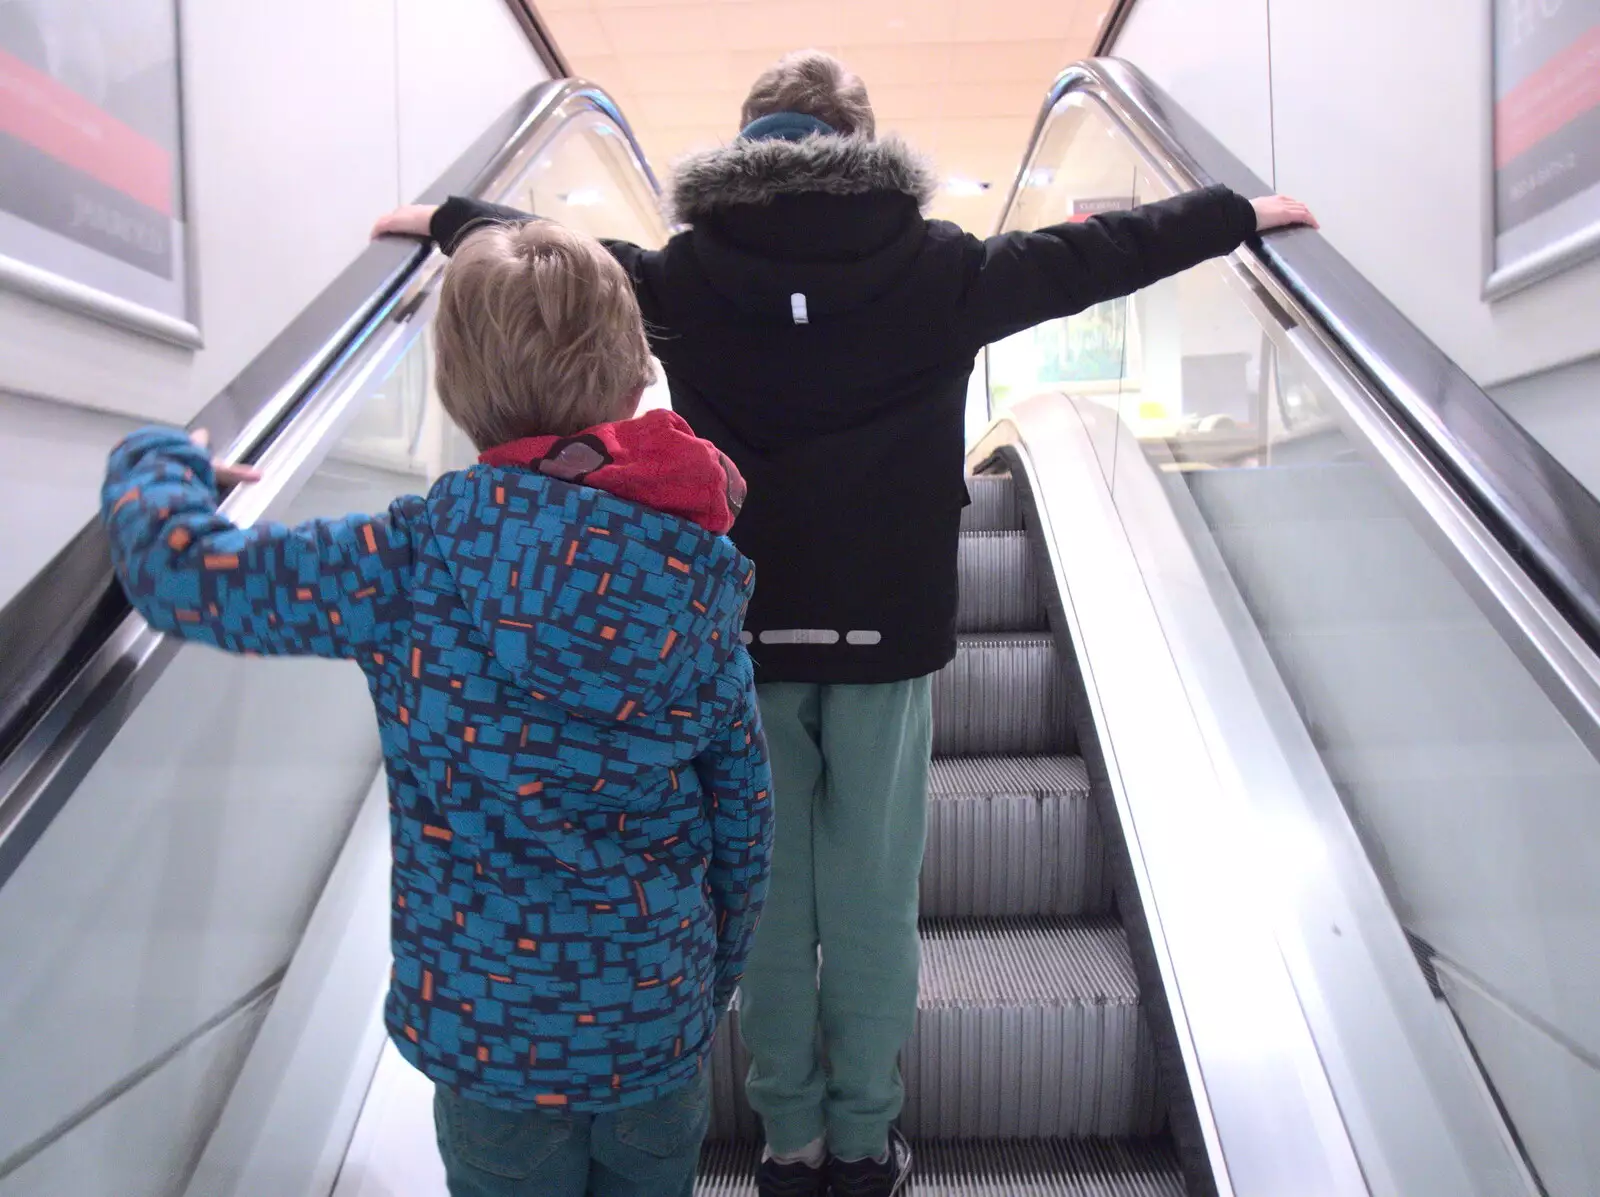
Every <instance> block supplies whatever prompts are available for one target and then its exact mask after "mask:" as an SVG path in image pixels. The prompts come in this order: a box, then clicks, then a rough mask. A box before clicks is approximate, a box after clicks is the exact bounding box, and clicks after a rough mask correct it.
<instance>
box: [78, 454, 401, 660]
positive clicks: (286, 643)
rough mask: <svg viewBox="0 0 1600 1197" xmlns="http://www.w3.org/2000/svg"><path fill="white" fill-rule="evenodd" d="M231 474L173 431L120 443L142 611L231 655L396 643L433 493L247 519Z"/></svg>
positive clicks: (122, 576)
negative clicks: (235, 515) (223, 497)
mask: <svg viewBox="0 0 1600 1197" xmlns="http://www.w3.org/2000/svg"><path fill="white" fill-rule="evenodd" d="M219 472H220V471H219V469H218V467H216V466H215V465H213V463H212V461H211V458H210V456H209V455H208V454H207V453H206V451H205V449H204V448H203V447H202V445H200V444H197V443H196V442H195V441H193V440H191V439H190V438H189V437H188V436H185V435H184V434H183V433H181V432H175V431H172V430H169V429H163V428H147V429H144V430H143V431H140V432H135V433H134V434H133V435H132V436H130V437H128V438H127V439H126V440H125V441H123V442H122V444H120V445H118V446H117V448H116V449H115V450H113V451H112V454H111V460H110V463H109V464H108V466H107V469H106V480H105V486H104V488H103V489H102V491H101V515H102V518H103V519H104V521H105V525H106V530H107V531H108V532H109V533H110V537H111V559H112V564H113V565H114V566H115V567H116V571H117V577H118V579H119V580H120V581H121V582H122V587H123V589H124V590H125V591H126V592H127V594H128V600H129V601H130V602H131V603H132V604H133V605H134V607H135V608H137V609H138V611H139V614H141V615H143V616H144V617H145V619H146V620H148V621H149V622H150V624H151V626H152V627H155V628H156V629H158V630H159V631H163V632H171V633H174V634H176V635H179V636H182V637H184V638H185V639H187V640H196V641H200V642H201V643H205V644H213V645H216V646H217V647H218V648H223V649H227V650H228V651H229V652H257V653H270V654H300V655H316V656H323V657H349V656H353V655H355V654H356V653H357V652H360V651H363V650H372V649H375V648H376V647H377V646H378V645H380V644H382V643H384V642H385V641H386V640H387V639H388V638H389V635H390V631H391V628H392V627H393V625H394V624H395V622H396V621H397V620H399V619H401V618H403V617H404V615H405V614H406V613H407V612H408V611H409V593H410V576H411V569H412V560H413V554H412V547H413V546H412V542H413V529H414V527H415V524H416V520H417V519H418V518H419V517H420V508H421V500H420V499H415V498H412V499H400V500H397V501H396V502H395V503H394V504H393V505H391V506H390V508H389V510H388V511H387V512H385V513H383V514H381V515H374V516H349V517H347V518H345V519H341V520H312V521H311V522H309V523H305V524H301V525H299V526H298V527H295V528H287V527H284V526H283V525H281V524H258V525H257V526H255V527H253V528H238V527H235V526H234V525H233V524H231V523H229V522H228V521H227V520H226V519H224V518H223V517H222V516H221V515H219V514H218V512H217V485H218V481H219ZM249 477H250V475H249V474H244V473H240V472H237V471H228V472H226V473H222V474H221V478H220V480H221V481H222V482H230V481H248V480H249Z"/></svg>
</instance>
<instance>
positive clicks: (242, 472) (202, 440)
mask: <svg viewBox="0 0 1600 1197" xmlns="http://www.w3.org/2000/svg"><path fill="white" fill-rule="evenodd" d="M189 439H190V440H192V441H193V442H194V443H195V444H197V445H199V446H200V447H201V448H202V449H209V448H210V447H211V434H210V433H209V432H207V431H206V430H205V429H204V428H196V429H195V430H194V431H193V432H191V433H190V434H189ZM211 469H212V472H213V473H215V474H216V476H217V485H218V486H238V485H239V484H240V483H241V482H260V481H261V471H260V470H258V469H256V467H255V466H252V465H229V464H228V463H227V462H225V461H223V460H221V459H220V458H216V457H213V458H212V459H211Z"/></svg>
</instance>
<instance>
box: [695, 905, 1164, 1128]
mask: <svg viewBox="0 0 1600 1197" xmlns="http://www.w3.org/2000/svg"><path fill="white" fill-rule="evenodd" d="M918 1006H919V1009H918V1015H917V1029H916V1031H915V1033H914V1034H913V1035H912V1037H911V1041H910V1042H909V1043H908V1044H907V1045H906V1049H905V1051H904V1052H903V1053H902V1055H901V1070H902V1072H903V1074H904V1077H905V1085H906V1107H905V1112H904V1114H903V1116H902V1118H901V1125H902V1126H903V1127H904V1128H905V1130H906V1131H907V1133H908V1134H912V1135H916V1136H921V1137H925V1138H946V1139H953V1138H980V1137H981V1138H1035V1137H1094V1136H1119V1135H1148V1134H1152V1133H1154V1132H1155V1131H1156V1130H1158V1129H1159V1127H1160V1125H1161V1118H1162V1115H1161V1106H1160V1104H1159V1102H1158V1099H1157V1092H1156V1065H1155V1054H1154V1047H1153V1044H1152V1042H1151V1040H1150V1035H1149V1031H1148V1029H1147V1028H1146V1026H1145V1022H1144V1017H1143V1013H1142V1011H1141V1009H1140V1007H1139V990H1138V984H1137V982H1136V980H1135V978H1134V972H1133V962H1132V959H1131V958H1130V956H1129V952H1128V943H1127V939H1126V937H1125V936H1124V935H1123V932H1122V928H1121V927H1120V926H1118V925H1117V923H1116V922H1115V921H1114V920H1112V919H1107V918H1094V919H1064V918H1039V919H1018V920H1006V921H1001V920H952V921H930V922H927V923H924V924H923V929H922V986H921V992H920V994H919V997H918ZM737 1031H738V1015H737V1011H735V1013H734V1014H732V1015H730V1016H729V1019H728V1025H726V1026H725V1027H724V1029H723V1035H722V1037H720V1038H719V1040H718V1043H717V1045H716V1048H715V1049H714V1051H713V1054H712V1063H711V1068H712V1077H711V1081H712V1110H713V1112H712V1130H711V1137H712V1138H713V1139H719V1140H721V1139H748V1138H759V1128H758V1124H757V1121H756V1118H755V1115H754V1114H753V1113H752V1112H751V1111H750V1109H749V1106H748V1105H747V1104H746V1103H745V1101H744V1093H743V1084H742V1082H743V1078H744V1076H745V1073H746V1072H747V1071H748V1069H749V1056H748V1054H747V1053H746V1052H745V1050H744V1047H743V1044H742V1043H740V1042H739V1041H738V1037H737Z"/></svg>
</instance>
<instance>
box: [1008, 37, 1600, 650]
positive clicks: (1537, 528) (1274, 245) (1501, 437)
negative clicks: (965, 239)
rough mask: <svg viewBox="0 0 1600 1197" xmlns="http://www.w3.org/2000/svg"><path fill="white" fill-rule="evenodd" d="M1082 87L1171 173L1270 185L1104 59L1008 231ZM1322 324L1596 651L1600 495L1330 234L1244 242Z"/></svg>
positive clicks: (1059, 86) (1054, 95)
mask: <svg viewBox="0 0 1600 1197" xmlns="http://www.w3.org/2000/svg"><path fill="white" fill-rule="evenodd" d="M1073 92H1084V93H1088V94H1090V95H1092V96H1094V97H1095V98H1096V99H1097V100H1099V101H1100V102H1101V103H1102V104H1104V105H1105V106H1106V107H1107V108H1108V109H1109V110H1110V111H1111V113H1112V115H1113V116H1114V117H1116V118H1117V119H1119V120H1121V121H1122V122H1123V123H1124V124H1125V125H1127V126H1129V127H1130V128H1133V129H1137V130H1138V132H1139V133H1140V134H1141V136H1142V137H1143V138H1144V139H1145V142H1146V145H1147V146H1148V147H1149V148H1151V149H1152V150H1153V151H1154V152H1155V153H1156V154H1157V155H1158V156H1159V157H1160V158H1162V159H1163V162H1162V165H1163V167H1164V168H1166V169H1167V170H1168V172H1169V173H1170V174H1171V175H1173V176H1174V177H1175V178H1177V179H1180V180H1182V181H1184V182H1185V183H1187V184H1188V185H1189V186H1192V187H1205V186H1209V185H1211V184H1213V183H1224V184H1227V185H1228V186H1229V187H1232V188H1233V189H1234V190H1235V191H1239V192H1241V193H1243V194H1245V195H1262V194H1266V193H1267V192H1268V190H1269V188H1268V187H1267V185H1266V184H1265V183H1264V182H1263V181H1262V180H1261V179H1260V178H1258V177H1257V176H1256V175H1255V174H1254V173H1253V172H1252V171H1251V170H1250V169H1249V168H1248V167H1247V166H1245V165H1244V163H1243V162H1241V161H1240V160H1239V158H1238V157H1237V156H1236V155H1234V154H1233V153H1232V152H1231V151H1230V150H1228V149H1227V148H1226V147H1224V146H1223V145H1222V144H1221V142H1219V141H1218V140H1217V139H1216V138H1215V137H1213V136H1212V135H1211V133H1210V132H1209V131H1207V130H1206V129H1205V128H1204V126H1202V125H1201V124H1200V123H1199V122H1198V121H1197V120H1195V118H1194V117H1193V116H1191V115H1190V114H1189V113H1188V112H1187V111H1185V110H1184V109H1183V108H1182V106H1181V105H1179V104H1177V103H1176V102H1175V101H1173V100H1172V98H1171V97H1169V96H1168V95H1167V94H1166V93H1165V92H1164V91H1162V90H1161V89H1160V88H1159V87H1157V86H1156V85H1155V84H1154V83H1152V82H1150V80H1149V79H1147V78H1146V77H1145V76H1144V74H1143V73H1142V72H1140V71H1139V70H1138V68H1136V67H1134V66H1132V65H1131V64H1129V63H1126V62H1123V61H1120V60H1117V59H1112V58H1099V59H1092V60H1090V61H1087V62H1082V63H1078V64H1075V65H1073V66H1071V67H1069V68H1067V69H1066V70H1065V71H1063V72H1062V73H1061V74H1060V75H1059V76H1058V77H1057V78H1056V81H1055V83H1054V84H1053V85H1052V86H1051V88H1050V91H1049V93H1048V94H1047V96H1046V98H1045V102H1044V104H1043V105H1042V107H1041V108H1040V112H1039V117H1038V120H1037V121H1036V123H1035V125H1034V129H1033V134H1032V136H1031V138H1030V139H1029V142H1028V149H1027V152H1026V154H1025V155H1024V157H1023V159H1022V165H1021V167H1020V168H1019V170H1018V172H1017V175H1016V177H1015V178H1014V179H1013V180H1012V183H1011V186H1010V189H1009V190H1008V192H1007V195H1006V200H1005V203H1004V205H1003V206H1002V208H1001V216H1000V224H999V227H1000V228H1004V227H1005V226H1006V221H1007V220H1008V219H1009V217H1010V214H1011V210H1012V208H1013V207H1014V206H1015V204H1016V202H1017V199H1018V196H1019V195H1020V194H1021V191H1022V188H1023V186H1024V185H1025V183H1026V181H1027V178H1028V173H1029V171H1030V170H1031V167H1032V162H1033V159H1034V156H1035V155H1036V154H1037V152H1038V150H1039V147H1040V145H1041V142H1042V139H1043V137H1044V135H1045V132H1046V129H1047V128H1048V126H1049V124H1050V118H1051V116H1052V114H1053V113H1054V111H1055V109H1056V107H1057V105H1058V104H1060V102H1061V101H1062V100H1063V99H1064V98H1065V97H1066V96H1068V95H1069V94H1071V93H1073ZM1242 252H1243V253H1244V254H1246V255H1251V256H1253V257H1254V258H1255V260H1256V261H1257V262H1258V263H1259V264H1260V265H1261V266H1262V268H1263V269H1264V270H1265V272H1266V273H1267V274H1268V275H1270V276H1271V277H1272V278H1274V279H1276V280H1277V281H1278V283H1279V284H1281V285H1282V286H1283V287H1284V288H1285V289H1286V290H1287V291H1288V292H1289V293H1290V294H1292V295H1293V296H1295V298H1296V299H1297V300H1298V301H1299V302H1300V303H1301V304H1302V305H1303V306H1304V307H1305V309H1306V310H1307V311H1308V312H1309V313H1310V314H1312V316H1313V317H1314V318H1315V319H1316V320H1318V321H1320V324H1321V328H1320V330H1319V331H1320V332H1321V333H1322V334H1323V335H1324V336H1325V337H1326V338H1327V339H1329V340H1330V341H1331V342H1332V343H1334V344H1336V345H1337V346H1338V347H1339V349H1340V351H1341V353H1342V355H1343V356H1344V357H1345V359H1346V360H1347V361H1348V362H1349V363H1351V364H1352V365H1353V366H1354V367H1355V368H1356V369H1357V370H1358V371H1359V372H1360V373H1361V374H1362V375H1364V377H1365V380H1366V381H1367V382H1368V383H1369V384H1371V387H1372V389H1373V392H1374V393H1375V394H1376V395H1377V396H1378V397H1379V398H1380V400H1381V401H1383V403H1384V405H1385V407H1386V408H1387V410H1388V412H1389V414H1390V415H1391V416H1392V417H1393V418H1395V419H1396V420H1398V421H1399V422H1400V423H1401V424H1403V425H1404V426H1405V427H1406V428H1407V429H1408V430H1410V431H1411V433H1412V434H1413V435H1414V436H1415V438H1416V439H1417V443H1418V444H1419V445H1420V446H1421V447H1422V448H1423V449H1424V450H1425V451H1426V452H1427V454H1428V456H1429V457H1430V458H1431V460H1432V462H1433V464H1434V465H1435V467H1436V468H1438V470H1439V471H1440V472H1441V473H1442V474H1443V475H1444V476H1445V477H1446V479H1447V480H1448V481H1449V482H1450V484H1451V486H1452V487H1453V489H1454V490H1455V492H1456V493H1457V494H1458V496H1460V498H1462V499H1463V500H1464V501H1465V502H1466V503H1467V504H1468V505H1469V506H1470V507H1471V508H1472V509H1473V510H1474V511H1475V512H1476V514H1477V515H1478V517H1479V518H1480V519H1481V520H1482V521H1483V522H1484V523H1485V525H1486V526H1487V527H1488V528H1489V530H1490V531H1491V532H1492V533H1493V535H1494V537H1495V539H1496V540H1497V541H1498V542H1499V543H1500V545H1501V546H1502V547H1503V548H1504V550H1505V551H1506V552H1508V553H1509V554H1511V556H1513V557H1514V558H1516V559H1517V560H1518V561H1519V562H1520V563H1521V564H1522V566H1523V568H1525V569H1526V570H1527V572H1528V573H1529V575H1530V577H1531V578H1532V579H1533V580H1534V582H1535V583H1536V584H1537V585H1538V587H1539V589H1540V591H1541V592H1542V593H1543V594H1544V595H1545V597H1546V598H1547V599H1548V600H1549V601H1550V602H1551V603H1552V604H1554V605H1555V606H1556V607H1557V608H1558V609H1559V611H1560V612H1561V614H1562V616H1563V617H1564V618H1565V619H1566V620H1567V621H1568V622H1570V623H1571V625H1572V627H1573V629H1574V630H1575V631H1576V632H1577V634H1578V635H1579V636H1580V637H1581V638H1582V639H1583V640H1584V641H1585V642H1586V643H1587V645H1588V646H1589V648H1590V649H1592V650H1594V651H1596V652H1600V499H1597V498H1596V497H1595V496H1594V495H1593V494H1591V493H1590V492H1589V490H1588V489H1587V488H1586V487H1585V486H1584V485H1583V484H1582V483H1581V482H1579V481H1578V479H1577V478H1575V477H1574V476H1573V475H1572V473H1571V472H1570V471H1569V470H1567V469H1566V467H1564V466H1563V465H1561V463H1560V462H1558V461H1557V460H1556V459H1555V457H1554V456H1552V455H1551V453H1550V452H1549V450H1547V449H1546V448H1545V447H1544V446H1543V445H1541V444H1540V443H1539V442H1538V441H1537V440H1535V439H1534V438H1533V437H1532V436H1530V435H1529V434H1528V432H1527V431H1526V430H1524V429H1523V428H1522V426H1521V425H1520V424H1518V423H1517V422H1516V421H1515V420H1513V419H1512V418H1511V417H1510V416H1509V415H1507V414H1506V412H1505V411H1504V410H1503V409H1502V408H1501V407H1500V406H1499V405H1498V404H1497V403H1495V401H1494V400H1493V399H1491V398H1490V397H1489V396H1488V395H1487V394H1485V393H1484V391H1483V390H1482V388H1480V387H1479V386H1478V385H1477V384H1476V383H1474V382H1473V381H1472V379H1471V378H1469V377H1468V376H1467V375H1466V373H1465V372H1464V371H1463V370H1462V369H1461V368H1460V367H1459V366H1458V365H1456V363H1455V362H1454V361H1452V360H1451V359H1450V358H1449V357H1448V356H1446V354H1445V353H1444V351H1443V350H1441V349H1440V348H1439V347H1438V346H1437V345H1435V344H1434V343H1433V342H1432V341H1430V340H1429V339H1428V338H1427V337H1426V336H1425V335H1424V334H1423V333H1422V332H1421V330H1419V329H1418V328H1417V327H1416V326H1415V325H1414V324H1413V323H1412V322H1411V321H1409V320H1408V319H1407V318H1406V317H1405V316H1404V315H1402V314H1401V313H1400V311H1399V310H1398V309H1396V308H1395V306H1394V305H1393V304H1392V303H1391V302H1390V301H1389V300H1388V299H1386V298H1385V297H1384V296H1383V295H1382V293H1381V292H1379V291H1378V290H1377V288H1376V287H1374V286H1373V285H1372V284H1371V283H1370V282H1368V281H1367V280H1366V279H1365V278H1364V277H1363V276H1362V274H1361V272H1360V271H1358V270H1357V269H1356V268H1355V267H1354V266H1353V265H1351V264H1350V263H1349V262H1348V261H1347V260H1346V259H1345V258H1343V257H1342V256H1341V255H1340V254H1339V253H1338V252H1337V251H1336V250H1334V249H1333V247H1332V246H1331V245H1330V244H1329V243H1328V241H1327V240H1326V239H1325V238H1323V237H1321V236H1317V235H1314V234H1310V233H1306V232H1293V233H1289V234H1282V235H1278V236H1274V237H1272V238H1270V239H1268V240H1265V241H1259V240H1254V239H1253V240H1252V241H1251V242H1250V243H1249V244H1248V245H1247V246H1246V247H1245V249H1244V250H1243V251H1242Z"/></svg>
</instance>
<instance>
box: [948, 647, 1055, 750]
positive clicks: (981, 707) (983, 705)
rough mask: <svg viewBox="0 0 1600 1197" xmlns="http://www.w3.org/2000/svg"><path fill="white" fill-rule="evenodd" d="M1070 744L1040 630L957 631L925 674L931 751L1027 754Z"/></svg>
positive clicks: (1051, 651)
mask: <svg viewBox="0 0 1600 1197" xmlns="http://www.w3.org/2000/svg"><path fill="white" fill-rule="evenodd" d="M1076 748H1077V742H1076V737H1075V736H1074V734H1073V729H1072V725H1071V721H1070V720H1069V718H1068V712H1067V685H1066V676H1065V673H1064V671H1063V669H1062V666H1061V662H1060V660H1059V659H1058V658H1057V656H1056V647H1055V642H1054V641H1053V640H1051V638H1050V636H1049V634H1048V633H1044V632H1017V633H1006V634H998V635H993V634H984V635H972V636H962V637H961V638H960V640H959V641H958V643H957V646H956V657H955V660H953V661H951V662H950V664H948V665H946V666H945V667H944V668H943V669H941V670H940V671H939V672H938V673H937V674H935V675H934V679H933V752H934V755H935V756H1032V755H1038V754H1042V753H1071V752H1073V751H1075V750H1076Z"/></svg>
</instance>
